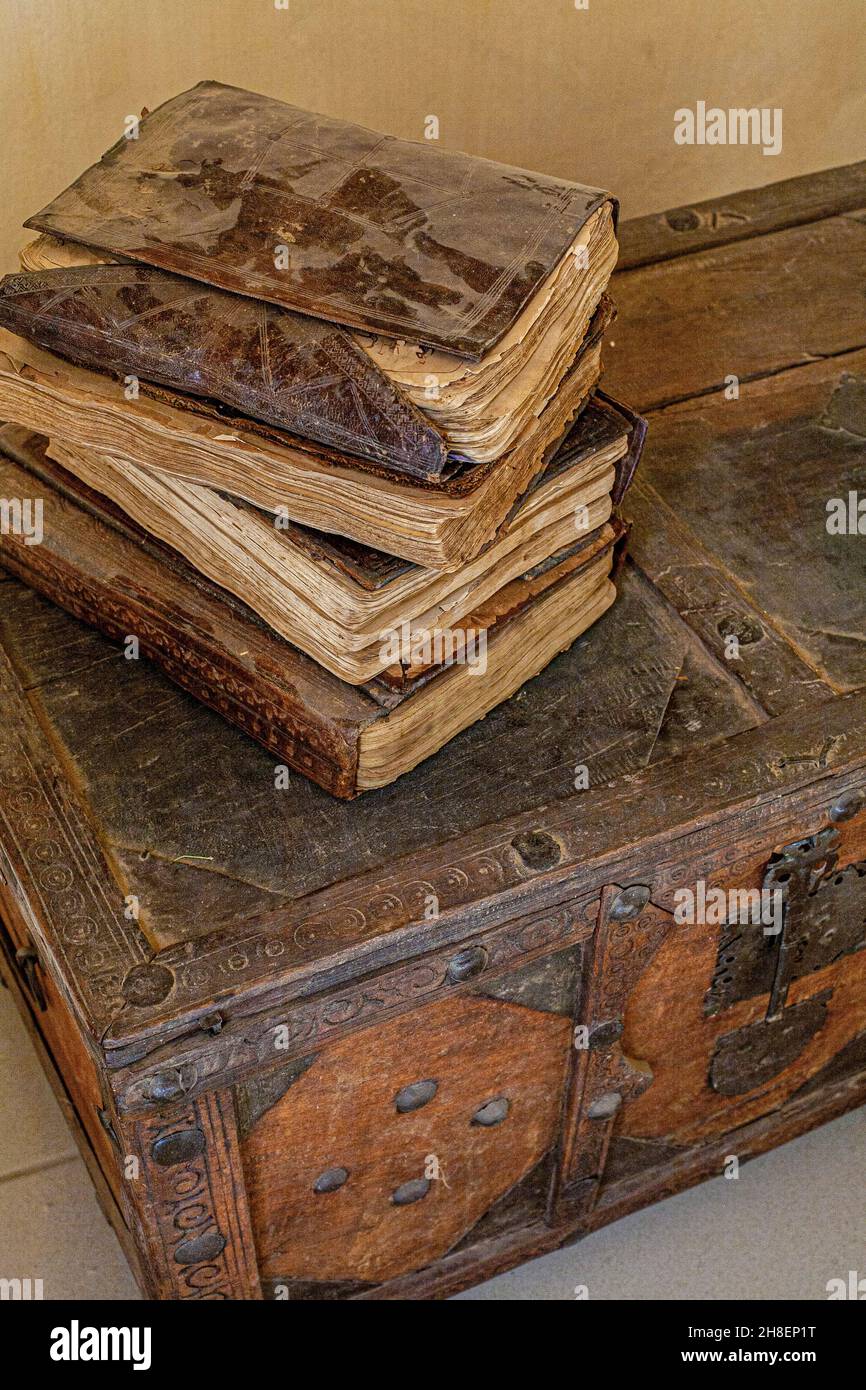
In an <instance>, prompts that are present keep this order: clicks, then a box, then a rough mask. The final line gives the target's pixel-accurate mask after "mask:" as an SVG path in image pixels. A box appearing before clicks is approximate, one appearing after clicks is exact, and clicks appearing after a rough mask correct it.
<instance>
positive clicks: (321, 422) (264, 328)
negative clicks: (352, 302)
mask: <svg viewBox="0 0 866 1390" xmlns="http://www.w3.org/2000/svg"><path fill="white" fill-rule="evenodd" d="M0 324H2V325H3V326H4V327H6V328H8V329H10V330H11V331H12V332H13V333H18V334H19V335H20V336H21V337H23V338H27V339H29V341H30V342H33V343H37V344H38V345H39V346H40V347H43V348H48V349H49V350H50V351H52V352H57V353H60V354H61V355H62V356H64V357H69V358H71V359H72V360H73V361H74V362H78V363H80V364H83V365H85V366H88V367H95V368H97V369H98V370H101V371H108V372H112V373H115V374H116V375H118V376H120V377H124V376H127V375H130V374H131V375H135V376H141V377H142V378H143V379H144V380H146V381H154V382H158V383H161V384H162V385H164V386H170V387H176V388H178V389H179V390H182V391H184V392H189V393H191V394H193V395H196V396H200V397H204V398H207V399H211V400H215V401H219V402H222V403H223V404H224V405H228V406H230V407H232V408H233V409H235V410H239V411H241V412H242V413H243V414H244V415H249V416H253V417H254V418H256V419H259V420H263V421H265V422H266V423H268V424H271V425H275V426H276V427H277V428H279V429H284V430H287V431H289V432H290V433H291V434H295V435H301V436H302V437H304V438H307V439H313V440H315V441H316V442H318V443H320V444H324V445H326V446H327V447H329V448H333V449H337V450H339V451H340V452H345V453H348V454H355V455H360V456H361V457H363V458H367V459H370V460H372V461H373V462H376V463H380V464H382V465H384V466H385V467H388V468H392V469H395V470H399V471H400V472H403V473H408V474H410V475H412V476H413V477H419V478H435V477H438V475H439V474H440V473H441V472H442V469H443V467H444V465H445V462H446V459H447V448H446V445H445V442H444V440H443V438H442V436H441V435H440V434H439V432H438V430H437V429H436V428H435V426H434V425H433V424H432V423H431V422H430V421H428V420H427V419H425V417H424V416H423V415H422V413H421V411H420V410H418V409H417V407H416V406H414V405H413V404H412V402H411V401H410V400H409V399H408V398H407V397H405V396H404V395H403V394H402V392H401V391H400V390H399V388H398V387H396V386H394V385H393V384H392V383H391V382H390V381H389V380H388V379H387V377H386V376H384V374H383V373H381V372H379V371H378V370H377V368H376V367H375V366H373V364H372V363H371V362H370V361H369V359H368V358H367V356H366V355H365V354H364V353H363V352H362V351H361V350H360V348H358V347H356V345H355V344H354V343H353V342H352V340H351V337H350V335H349V334H348V333H346V332H344V331H343V330H342V329H340V328H335V327H334V326H333V325H331V324H326V323H323V322H321V321H320V320H318V319H311V318H305V317H303V316H302V315H301V314H295V313H292V312H291V310H288V309H279V308H276V307H275V306H274V305H272V304H265V303H263V302H261V301H257V300H252V299H245V298H242V297H241V296H239V295H236V294H226V293H225V292H223V291H222V290H215V289H213V288H211V287H210V286H208V285H201V284H197V283H195V282H194V281H190V280H185V279H183V278H181V277H180V276H177V275H169V274H167V273H166V272H165V271H161V270H154V269H152V268H151V267H149V266H141V265H130V264H123V265H97V266H77V267H74V268H71V269H64V270H46V271H37V272H34V273H32V274H26V273H21V274H16V275H7V276H6V277H5V279H3V280H2V282H0Z"/></svg>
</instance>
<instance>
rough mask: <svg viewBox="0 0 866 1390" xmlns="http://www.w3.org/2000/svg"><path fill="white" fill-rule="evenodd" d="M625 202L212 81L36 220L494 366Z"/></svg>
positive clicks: (122, 144) (167, 108)
mask: <svg viewBox="0 0 866 1390" xmlns="http://www.w3.org/2000/svg"><path fill="white" fill-rule="evenodd" d="M607 199H609V195H608V194H606V193H603V192H601V191H599V190H598V189H594V188H585V187H583V186H582V185H581V184H577V183H570V182H567V181H565V180H562V179H554V178H549V177H547V176H545V175H542V174H534V173H529V172H527V171H526V170H524V169H517V168H513V167H511V166H509V165H505V164H497V163H494V162H492V161H491V160H487V159H481V158H478V157H476V156H472V155H466V154H460V153H457V152H455V151H450V150H443V149H440V148H438V147H437V146H436V145H435V144H433V143H416V142H412V141H406V140H398V139H396V138H395V137H393V136H389V135H381V134H378V133H376V132H374V131H370V130H365V129H364V128H363V127H362V126H357V125H352V124H351V123H350V122H348V121H340V120H335V119H334V118H332V117H329V116H320V115H315V114H314V113H312V112H310V111H304V110H301V109H300V108H298V107H296V106H288V105H286V104H285V103H284V102H281V101H276V100H274V98H272V97H267V96H262V95H259V94H257V93H255V92H247V91H243V90H242V89H241V88H238V87H227V86H224V85H223V84H222V83H220V82H201V83H199V85H198V86H197V87H193V88H192V89H191V90H190V91H187V92H182V93H181V94H180V95H179V96H177V97H174V98H173V99H172V100H171V101H168V102H166V103H165V104H164V105H163V106H160V107H159V108H158V109H157V110H156V111H154V112H152V113H151V114H150V115H148V116H146V117H145V118H144V119H143V120H142V122H141V125H140V128H139V132H138V138H137V139H126V138H125V137H123V138H121V139H120V140H119V141H118V142H117V143H116V144H115V145H113V146H112V147H111V149H110V150H108V151H107V153H106V154H104V155H103V157H102V159H101V160H100V161H99V163H98V164H94V165H92V166H91V168H90V169H88V170H86V171H85V173H83V174H82V175H81V176H80V177H79V178H78V179H76V180H75V182H74V183H73V184H72V185H71V186H70V187H69V188H68V189H66V191H65V192H64V193H61V194H60V196H59V197H57V198H55V199H54V201H53V202H51V203H49V205H48V206H47V207H46V208H43V209H42V211H41V212H39V213H37V214H36V215H35V216H33V217H31V218H29V219H28V221H27V223H26V225H27V226H28V227H35V228H38V229H39V230H40V231H45V232H51V233H52V234H53V235H55V236H61V237H70V238H73V239H74V240H75V241H79V242H83V243H85V244H86V245H88V246H93V247H97V248H99V249H100V250H104V251H109V252H112V253H113V254H120V255H123V256H127V257H129V258H130V259H132V260H136V261H145V262H147V263H148V264H150V265H156V266H161V267H162V268H163V269H165V270H172V271H179V272H181V273H182V274H184V275H188V276H190V277H192V278H193V279H197V280H204V281H205V282H207V283H208V284H213V285H217V286H219V287H221V288H222V289H227V290H234V291H235V292H236V293H238V294H245V295H251V296H253V297H255V298H257V299H265V300H269V301H270V302H272V303H274V304H280V305H283V306H284V307H286V308H290V309H298V310H300V311H301V312H303V313H306V314H312V315H314V316H315V317H317V318H324V319H328V320H330V321H332V322H334V323H341V324H346V325H350V326H352V327H356V328H361V329H365V330H366V331H368V332H374V333H384V334H387V335H389V336H391V337H395V338H407V339H411V340H412V341H418V342H420V343H424V344H429V345H431V346H434V347H440V348H444V349H445V350H446V351H449V352H453V353H457V354H459V355H462V356H465V357H471V358H476V357H481V356H482V355H483V353H484V352H485V351H487V350H488V349H489V348H490V347H491V346H492V345H493V344H495V343H496V342H498V340H499V339H500V338H501V337H502V335H503V334H504V333H505V332H506V330H507V329H508V328H509V327H510V326H511V324H512V323H513V322H514V320H515V319H516V317H517V315H518V313H519V312H520V310H521V308H522V307H523V306H524V305H525V304H526V303H527V302H528V301H529V300H530V299H531V297H532V296H533V294H534V293H535V292H536V291H537V290H538V288H539V286H540V285H541V283H542V281H543V280H544V279H545V277H546V276H547V275H548V274H549V273H550V271H551V270H552V269H553V267H554V266H555V265H556V264H557V262H558V261H559V260H560V259H561V257H562V256H563V254H564V253H565V251H566V250H567V248H568V247H569V246H570V245H571V243H572V242H573V240H574V238H575V236H576V235H577V233H578V232H579V230H580V228H581V226H582V225H583V223H584V222H585V221H586V219H587V218H588V217H589V216H590V214H591V213H592V212H594V211H595V209H596V208H597V207H599V206H600V205H601V204H602V203H603V202H604V201H605V200H607ZM610 201H612V200H610ZM280 248H284V249H283V250H281V249H280ZM277 263H279V264H280V266H281V267H282V266H283V265H285V268H280V269H277Z"/></svg>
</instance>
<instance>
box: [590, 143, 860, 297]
mask: <svg viewBox="0 0 866 1390" xmlns="http://www.w3.org/2000/svg"><path fill="white" fill-rule="evenodd" d="M864 206H866V160H863V161H861V162H860V163H859V164H843V165H841V166H840V167H839V168H837V169H822V170H820V171H819V172H818V173H816V174H803V175H801V176H799V177H798V178H793V179H782V180H781V181H780V182H779V183H770V184H764V186H763V187H761V188H746V189H743V190H742V191H740V192H739V193H730V194H728V195H726V196H722V197H718V198H707V199H705V200H704V201H703V202H700V203H690V204H684V205H683V206H682V207H678V208H668V209H667V210H666V211H664V212H653V213H650V214H649V215H648V216H646V217H633V218H631V219H630V220H629V221H627V222H623V223H622V224H621V225H620V228H619V233H618V236H619V246H620V252H619V260H618V262H617V269H618V270H633V269H635V267H637V266H640V265H648V264H650V263H651V262H653V261H663V260H670V259H671V257H673V256H683V255H687V254H688V253H689V252H691V251H706V250H708V249H709V248H710V247H711V246H724V245H727V244H728V243H729V242H732V241H745V240H746V239H747V238H750V237H757V236H765V235H766V234H767V233H768V232H778V231H781V230H782V228H784V227H796V226H798V225H800V224H802V223H804V222H817V221H819V220H821V219H822V218H825V217H833V216H837V215H838V214H839V213H843V212H849V211H852V210H853V209H855V208H861V207H864Z"/></svg>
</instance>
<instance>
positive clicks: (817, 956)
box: [0, 166, 866, 1299]
mask: <svg viewBox="0 0 866 1390" xmlns="http://www.w3.org/2000/svg"><path fill="white" fill-rule="evenodd" d="M863 204H866V166H856V167H854V168H851V169H847V170H841V171H831V172H830V173H828V174H826V175H821V176H817V177H815V178H810V179H806V180H797V181H792V182H791V183H788V184H783V185H777V186H775V187H773V188H769V189H766V190H763V191H759V192H755V193H748V194H742V195H737V196H736V197H734V198H731V199H727V200H723V201H720V202H718V203H714V204H708V205H705V206H700V207H697V208H694V209H679V210H676V211H675V212H672V213H669V214H667V215H665V216H660V217H654V218H647V219H643V220H641V221H640V222H636V223H632V224H626V225H625V227H624V229H623V264H624V267H625V268H624V269H622V270H621V271H620V273H619V274H618V276H617V277H616V280H615V282H614V294H615V297H616V299H617V300H618V303H619V309H620V320H619V323H618V325H617V326H616V328H615V329H614V331H613V343H612V344H611V345H610V347H609V348H608V361H609V362H610V364H611V365H610V367H609V371H608V375H607V377H606V385H607V386H608V387H609V389H611V390H614V391H615V392H616V394H617V395H620V396H621V397H622V398H623V399H625V400H627V401H629V402H631V403H633V404H634V405H635V406H636V407H638V408H641V409H642V410H644V411H645V412H648V413H649V417H650V435H649V442H648V445H647V452H646V456H645V459H644V463H643V465H642V470H641V473H640V474H639V476H638V479H637V481H636V482H635V484H634V486H633V490H632V492H631V494H630V497H629V504H628V508H627V510H628V511H630V513H631V515H632V517H633V518H634V522H635V527H634V532H633V537H632V544H631V559H630V560H629V562H628V564H627V566H626V569H625V572H624V574H623V577H622V586H621V587H622V592H621V596H620V599H619V601H618V604H617V607H616V609H615V611H614V613H613V614H611V615H608V616H607V617H606V618H605V619H604V620H602V622H601V623H599V624H598V626H597V627H596V628H594V629H593V630H592V631H591V632H590V633H589V634H587V636H586V637H585V638H583V639H581V641H580V642H579V643H578V644H577V646H576V647H575V648H574V649H573V650H572V651H571V652H570V653H567V654H565V655H564V656H563V657H561V658H559V659H558V660H557V661H556V662H555V663H554V664H553V666H551V667H550V668H549V669H548V671H546V672H545V673H544V674H543V675H542V676H540V677H539V678H538V679H537V680H536V681H534V682H532V683H531V684H530V685H529V686H528V687H526V688H525V689H524V690H523V691H521V692H520V693H519V694H518V695H517V696H516V697H515V698H514V699H513V700H511V701H509V702H508V704H506V705H505V706H503V707H501V708H500V709H498V710H496V711H494V712H493V713H492V714H491V715H490V716H489V717H488V718H487V719H486V720H484V721H483V723H482V724H480V725H477V726H475V727H474V728H472V729H469V730H467V731H466V732H465V733H464V734H463V735H461V736H460V737H459V738H458V739H457V740H455V741H454V743H453V744H451V745H450V746H449V747H448V748H446V749H445V750H443V752H442V753H440V754H439V755H438V756H437V757H436V758H434V759H433V760H431V761H430V762H429V763H427V764H425V765H423V766H422V767H421V768H419V769H418V770H417V771H416V772H415V773H413V774H412V775H411V776H410V777H408V778H405V779H403V780H402V781H401V782H399V783H397V784H396V785H394V786H392V787H390V788H387V789H385V790H384V791H383V792H381V793H374V794H370V795H368V796H366V797H364V798H362V799H361V800H360V801H359V802H357V803H352V804H344V803H339V802H336V801H334V800H333V799H331V798H329V797H328V795H327V794H326V793H325V792H322V791H320V790H319V789H318V788H316V787H315V786H313V785H312V784H310V783H307V782H306V781H304V780H303V779H302V778H292V779H291V783H290V786H289V788H288V789H284V788H283V787H282V779H275V776H274V771H275V770H274V765H273V760H272V758H270V757H269V756H268V754H267V753H266V752H265V751H264V750H263V749H261V748H259V747H258V746H257V745H255V744H253V743H252V742H250V741H249V740H247V739H246V738H245V737H244V736H243V735H242V734H240V733H239V732H237V731H236V730H235V729H233V728H231V727H230V726H229V725H228V724H225V723H224V722H222V721H221V720H220V719H219V717H218V716H216V715H215V714H212V713H210V712H209V711H207V710H206V709H204V708H202V707H200V706H198V705H196V703H195V702H194V701H192V700H191V699H189V698H188V697H187V696H185V695H184V694H183V693H182V692H180V691H179V690H177V689H175V688H174V687H173V686H172V685H170V684H169V683H168V682H167V681H166V680H165V679H164V678H162V677H161V676H159V675H158V674H157V673H156V672H155V671H154V670H153V669H152V668H150V667H148V666H147V664H146V663H145V662H143V661H142V662H136V661H129V660H126V659H125V658H124V655H123V652H122V650H119V649H118V648H117V647H116V646H113V645H112V644H110V643H108V642H107V641H105V640H104V639H102V638H101V637H99V636H98V635H97V634H95V633H94V632H92V631H90V630H89V629H87V628H85V627H84V626H82V625H80V624H78V623H76V622H75V621H73V620H72V619H71V618H68V617H67V616H65V615H64V614H63V613H61V612H60V611H59V610H58V609H56V608H54V607H52V606H51V605H50V604H48V603H46V602H45V601H44V600H42V599H40V598H39V597H37V596H36V595H35V594H33V593H31V592H30V591H28V590H26V589H24V588H23V587H22V586H20V585H19V584H18V583H17V582H16V581H13V580H12V579H11V578H8V577H7V578H2V579H0V614H2V617H0V711H2V723H0V901H2V916H3V952H2V955H3V971H4V974H5V975H6V977H7V979H8V982H9V984H10V987H11V988H12V989H13V991H14V992H15V994H16V996H17V998H18V1000H19V1002H20V1004H21V1007H22V1010H23V1011H24V1013H25V1015H26V1016H27V1018H28V1019H29V1020H30V1021H31V1023H32V1027H33V1031H34V1035H35V1036H36V1038H37V1040H38V1042H39V1046H40V1048H41V1050H42V1053H43V1057H44V1060H45V1063H46V1066H47V1067H48V1068H49V1070H50V1071H52V1072H53V1074H54V1076H55V1080H56V1084H57V1086H58V1089H59V1093H60V1094H61V1096H62V1097H63V1098H64V1100H65V1102H66V1103H67V1110H68V1113H69V1115H70V1118H71V1120H72V1122H73V1124H74V1125H75V1126H76V1128H77V1132H78V1134H79V1138H80V1142H81V1146H82V1150H83V1152H84V1154H85V1158H86V1159H87V1161H88V1164H89V1166H90V1169H91V1172H92V1175H93V1177H94V1180H95V1182H96V1184H97V1187H98V1190H99V1192H100V1195H101V1197H102V1200H103V1203H104V1205H105V1208H106V1211H107V1213H108V1214H109V1216H110V1219H112V1221H113V1222H114V1224H115V1226H116V1229H117V1230H118V1232H119V1234H120V1236H121V1239H122V1240H123V1242H124V1245H125V1248H126V1249H127V1251H128V1253H129V1257H130V1259H131V1261H132V1262H133V1265H134V1267H135V1269H136V1272H137V1274H138V1276H139V1278H140V1281H141V1284H142V1287H143V1289H144V1290H145V1292H146V1293H147V1294H148V1295H150V1296H152V1297H158V1298H171V1299H189V1298H242V1299H255V1298H260V1297H262V1296H264V1297H276V1298H290V1299H297V1298H314V1299H321V1298H331V1297H346V1298H354V1299H365V1298H437V1297H443V1296H445V1295H448V1294H450V1293H452V1292H454V1291H456V1290H458V1289H459V1288H461V1287H464V1286H466V1285H467V1284H471V1283H473V1282H475V1281H477V1280H479V1279H482V1278H484V1277H486V1276H488V1275H490V1274H492V1273H494V1272H496V1271H498V1270H502V1269H504V1268H507V1267H509V1266H511V1265H514V1264H516V1263H518V1262H520V1261H521V1260H524V1259H526V1258H528V1257H530V1256H532V1255H536V1254H539V1253H541V1252H543V1251H545V1250H550V1249H553V1248H555V1247H557V1246H560V1245H562V1244H563V1243H566V1242H568V1241H571V1240H573V1239H575V1238H577V1237H579V1236H580V1235H581V1234H582V1233H584V1232H586V1231H589V1230H591V1229H593V1228H595V1227H597V1226H599V1225H601V1224H603V1223H605V1222H607V1221H610V1220H612V1219H614V1218H616V1217H618V1216H620V1215H622V1214H623V1213H625V1212H628V1211H631V1210H634V1209H635V1208H637V1207H640V1206H643V1205H645V1204H646V1203H649V1202H652V1201H655V1200H657V1199H658V1198H660V1197H662V1196H665V1195H667V1194H669V1193H671V1192H673V1191H675V1190H677V1189H679V1188H682V1187H684V1186H686V1185H688V1184H691V1183H695V1182H698V1181H700V1180H701V1179H703V1178H705V1177H708V1176H710V1175H712V1174H714V1173H718V1172H719V1171H721V1170H722V1167H723V1165H724V1164H725V1163H726V1162H729V1161H730V1159H731V1157H732V1156H733V1157H736V1158H738V1159H739V1160H741V1161H742V1160H745V1159H748V1158H749V1157H751V1156H752V1155H754V1154H756V1153H759V1152H761V1151H763V1150H765V1149H767V1148H768V1147H771V1146H772V1145H775V1144H778V1143H781V1142H783V1141H784V1140H786V1139H788V1138H790V1137H791V1136H793V1135H795V1134H798V1133H800V1132H802V1131H804V1130H806V1129H808V1128H810V1127H811V1126H813V1125H816V1124H819V1123H821V1122H823V1121H824V1120H827V1119H829V1118H830V1117H831V1116H834V1115H836V1114H839V1113H841V1112H842V1111H844V1110H846V1109H848V1108H850V1107H852V1106H856V1105H859V1104H861V1103H862V1102H863V1100H864V1099H866V950H864V942H866V622H864V618H866V592H864V591H866V586H864V554H866V535H864V532H866V515H863V516H862V519H861V520H860V521H859V526H858V517H859V516H860V515H861V513H866V503H862V504H861V503H860V499H861V498H864V497H866V347H864V345H866V299H864V296H863V286H862V266H863V264H864V262H866V216H864V214H863V213H862V212H858V211H857V209H858V208H859V207H861V206H862V205H863ZM836 502H838V506H836V505H835V503H836ZM858 506H859V507H860V511H859V512H858ZM843 513H844V520H845V525H844V526H842V524H841V522H839V525H837V526H835V529H834V525H833V524H828V521H831V520H832V517H835V518H836V520H837V521H838V520H839V518H840V517H842V515H843ZM0 558H2V550H0ZM277 783H279V785H277ZM761 891H763V895H764V896H763V897H762V898H755V899H754V902H755V903H757V904H758V907H759V908H761V907H763V908H764V910H765V916H764V918H763V920H759V921H752V922H749V921H744V917H743V911H744V903H746V902H747V900H746V899H743V898H742V897H739V896H733V895H735V894H739V895H741V894H743V893H745V892H751V893H752V894H758V893H759V892H761ZM748 901H752V900H748ZM691 908H694V911H692V910H691ZM684 918H686V919H687V918H691V919H693V920H683V919H684Z"/></svg>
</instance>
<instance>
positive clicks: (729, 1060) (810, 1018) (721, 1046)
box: [710, 989, 833, 1096]
mask: <svg viewBox="0 0 866 1390" xmlns="http://www.w3.org/2000/svg"><path fill="white" fill-rule="evenodd" d="M832 993H833V991H832V990H830V989H825V990H823V991H822V992H821V994H816V995H814V997H813V998H811V999H804V1000H803V1002H802V1003H801V1004H792V1005H790V1006H789V1007H788V1008H785V1009H783V1010H782V1012H781V1013H780V1014H778V1015H777V1017H775V1018H769V1019H760V1020H759V1021H758V1022H757V1023H749V1024H747V1025H746V1026H745V1027H743V1028H737V1029H735V1031H734V1032H733V1033H724V1034H723V1035H722V1036H721V1037H720V1038H719V1040H718V1042H717V1044H716V1050H715V1053H714V1054H713V1059H712V1061H711V1063H710V1085H711V1086H712V1088H713V1090H714V1091H717V1092H718V1093H719V1095H722V1096H741V1095H743V1094H744V1093H745V1092H746V1091H753V1090H754V1089H755V1088H756V1087H757V1086H762V1085H763V1084H764V1082H766V1081H770V1080H772V1078H773V1077H774V1076H778V1074H779V1072H782V1071H784V1070H785V1068H786V1067H788V1066H790V1065H791V1063H792V1062H794V1061H796V1059H797V1058H798V1057H799V1055H800V1053H801V1052H802V1051H803V1049H804V1048H805V1047H806V1046H807V1044H808V1043H810V1042H811V1041H812V1039H813V1038H814V1036H815V1034H816V1033H817V1032H818V1030H819V1029H820V1028H822V1027H823V1026H824V1024H825V1022H826V1021H827V1001H828V1000H829V998H830V996H831V994H832Z"/></svg>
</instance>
